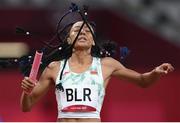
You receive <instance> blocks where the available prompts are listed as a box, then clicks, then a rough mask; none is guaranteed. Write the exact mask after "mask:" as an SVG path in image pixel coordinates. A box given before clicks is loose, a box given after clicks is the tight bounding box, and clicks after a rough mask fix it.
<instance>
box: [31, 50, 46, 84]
mask: <svg viewBox="0 0 180 123" xmlns="http://www.w3.org/2000/svg"><path fill="white" fill-rule="evenodd" d="M42 55H43V52H38V51H36V54H35V56H34V60H33V64H32V68H31V72H30V75H29V78H30V79H31V80H32V81H33V82H36V81H37V75H38V71H39V67H40V64H41V59H42Z"/></svg>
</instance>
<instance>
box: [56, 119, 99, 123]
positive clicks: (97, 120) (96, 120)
mask: <svg viewBox="0 0 180 123" xmlns="http://www.w3.org/2000/svg"><path fill="white" fill-rule="evenodd" d="M57 122H101V120H100V119H98V118H59V119H57Z"/></svg>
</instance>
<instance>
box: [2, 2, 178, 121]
mask: <svg viewBox="0 0 180 123" xmlns="http://www.w3.org/2000/svg"><path fill="white" fill-rule="evenodd" d="M71 2H75V3H77V4H79V5H83V4H86V5H89V7H90V11H89V13H90V17H91V19H92V20H93V21H95V22H96V24H97V30H98V32H99V33H101V34H102V35H103V36H105V37H106V38H108V39H111V40H114V41H116V42H117V43H118V45H119V46H127V47H128V48H129V49H130V50H131V53H130V55H129V56H128V58H127V59H126V61H125V66H127V67H128V68H131V69H134V70H136V71H138V72H145V71H150V70H151V69H153V68H154V67H155V66H157V65H160V64H161V63H163V62H170V63H172V65H173V66H174V67H175V71H174V72H173V73H170V74H169V75H168V76H165V77H163V78H162V79H161V80H159V81H158V82H157V83H156V84H154V85H153V86H151V87H149V88H146V89H142V88H139V87H137V86H135V85H133V84H130V83H128V82H124V81H119V80H117V79H116V78H112V79H111V82H110V84H109V86H108V88H107V94H106V98H105V101H104V106H103V109H102V114H101V116H102V121H129V122H131V121H136V122H140V121H156V122H158V121H180V89H179V87H180V77H179V75H180V69H179V68H180V21H179V20H180V13H179V11H180V1H179V0H1V1H0V59H7V58H10V57H11V58H16V57H19V56H22V55H24V54H26V53H28V52H34V51H35V50H36V49H39V48H41V47H42V46H43V44H42V43H41V42H40V41H47V40H49V39H50V38H51V37H52V35H53V33H54V31H55V27H56V25H57V21H58V19H59V18H60V17H61V15H62V13H63V12H64V11H65V10H67V9H68V7H69V5H70V3H71ZM17 26H19V27H23V28H25V29H27V30H28V31H31V32H33V33H34V36H22V35H17V34H15V28H16V27H17ZM22 79H23V76H22V75H21V73H20V71H19V69H18V68H17V67H7V68H4V67H2V66H1V67H0V84H1V85H0V121H8V122H13V121H16V122H18V121H26V122H28V121H36V122H38V121H42V122H43V121H56V117H57V109H56V102H55V96H54V90H53V89H52V90H51V91H49V93H48V94H47V95H46V96H45V97H44V98H43V99H42V100H41V101H40V102H39V103H38V104H37V105H36V106H35V107H34V108H33V109H32V111H31V112H29V113H23V112H22V111H21V110H20V105H19V100H20V95H21V92H22V90H21V88H20V82H21V80H22Z"/></svg>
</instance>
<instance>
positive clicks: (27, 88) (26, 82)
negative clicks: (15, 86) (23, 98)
mask: <svg viewBox="0 0 180 123" xmlns="http://www.w3.org/2000/svg"><path fill="white" fill-rule="evenodd" d="M35 83H36V82H33V81H32V80H31V79H30V78H29V77H24V79H23V80H22V82H21V88H22V89H23V91H24V93H26V94H30V93H31V91H32V90H33V88H34V87H35V85H36V84H35Z"/></svg>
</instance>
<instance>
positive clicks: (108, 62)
mask: <svg viewBox="0 0 180 123" xmlns="http://www.w3.org/2000/svg"><path fill="white" fill-rule="evenodd" d="M101 63H102V65H105V66H109V67H114V68H119V67H121V68H122V67H124V66H123V65H122V64H121V63H120V62H119V61H118V60H116V59H114V58H112V57H104V58H102V59H101Z"/></svg>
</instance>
